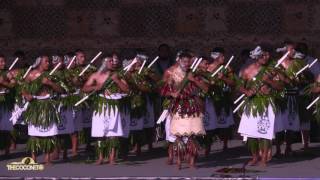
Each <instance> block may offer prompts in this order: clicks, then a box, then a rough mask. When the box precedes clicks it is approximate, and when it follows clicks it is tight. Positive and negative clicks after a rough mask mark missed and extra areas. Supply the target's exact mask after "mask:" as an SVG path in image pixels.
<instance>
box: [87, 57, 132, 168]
mask: <svg viewBox="0 0 320 180" xmlns="http://www.w3.org/2000/svg"><path fill="white" fill-rule="evenodd" d="M119 64H120V62H119V59H118V57H117V56H115V55H107V56H106V57H105V58H103V64H102V66H101V67H100V69H99V70H98V72H95V73H93V74H92V75H91V76H90V77H89V79H88V81H87V82H86V83H85V85H84V87H83V88H82V90H83V91H84V92H87V93H88V92H93V91H96V92H97V93H96V94H93V96H94V97H93V99H94V101H93V102H94V104H93V106H94V107H93V108H94V112H93V117H92V131H91V136H92V137H94V138H97V152H98V160H97V162H96V164H102V163H103V159H104V157H108V161H109V163H110V164H114V163H115V158H116V154H117V152H118V151H119V148H120V141H119V140H120V139H119V138H121V137H125V138H127V137H128V134H129V132H128V122H126V121H127V119H128V116H129V112H128V109H127V99H126V96H127V93H128V92H129V87H128V84H127V82H126V81H125V80H124V78H123V75H122V74H121V72H119V71H118V69H119Z"/></svg>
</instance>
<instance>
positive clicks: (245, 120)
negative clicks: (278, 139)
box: [238, 105, 275, 140]
mask: <svg viewBox="0 0 320 180" xmlns="http://www.w3.org/2000/svg"><path fill="white" fill-rule="evenodd" d="M274 121H275V114H274V112H273V109H272V107H271V105H269V106H268V109H267V110H266V112H265V113H264V114H263V115H262V116H259V115H258V116H256V117H254V116H253V115H252V114H249V115H247V114H246V113H245V112H244V113H243V114H242V117H241V121H240V125H239V129H238V133H240V134H241V135H242V136H243V137H244V138H247V137H251V138H264V139H269V140H272V139H273V138H274Z"/></svg>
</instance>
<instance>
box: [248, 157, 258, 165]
mask: <svg viewBox="0 0 320 180" xmlns="http://www.w3.org/2000/svg"><path fill="white" fill-rule="evenodd" d="M257 163H258V159H257V158H253V159H252V160H250V161H249V162H248V165H249V166H255V165H257Z"/></svg>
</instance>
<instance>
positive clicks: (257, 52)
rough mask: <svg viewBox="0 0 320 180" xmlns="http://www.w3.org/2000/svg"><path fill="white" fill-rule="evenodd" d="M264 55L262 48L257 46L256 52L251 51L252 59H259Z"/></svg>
mask: <svg viewBox="0 0 320 180" xmlns="http://www.w3.org/2000/svg"><path fill="white" fill-rule="evenodd" d="M262 54H263V51H262V49H261V47H260V46H257V47H256V48H255V49H254V50H252V51H250V57H251V58H252V59H258V58H259V57H260V56H261V55H262Z"/></svg>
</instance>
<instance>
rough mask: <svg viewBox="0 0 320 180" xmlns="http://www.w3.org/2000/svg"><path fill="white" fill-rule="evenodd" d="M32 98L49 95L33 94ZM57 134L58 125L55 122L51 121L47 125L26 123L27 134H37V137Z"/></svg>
mask: <svg viewBox="0 0 320 180" xmlns="http://www.w3.org/2000/svg"><path fill="white" fill-rule="evenodd" d="M33 98H34V99H42V100H44V99H49V98H50V96H49V95H46V96H33ZM57 134H58V127H57V124H56V123H52V124H51V125H50V126H49V127H46V128H44V127H40V126H34V125H33V124H28V135H29V136H38V137H50V136H55V135H57Z"/></svg>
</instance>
